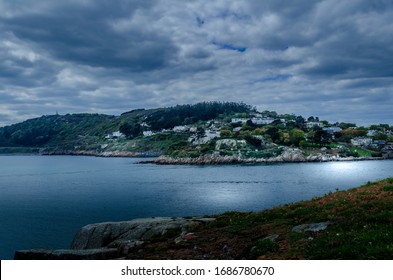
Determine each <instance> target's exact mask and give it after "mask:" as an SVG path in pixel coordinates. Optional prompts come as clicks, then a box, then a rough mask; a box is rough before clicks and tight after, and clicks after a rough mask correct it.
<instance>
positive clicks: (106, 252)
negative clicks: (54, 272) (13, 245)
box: [14, 248, 119, 260]
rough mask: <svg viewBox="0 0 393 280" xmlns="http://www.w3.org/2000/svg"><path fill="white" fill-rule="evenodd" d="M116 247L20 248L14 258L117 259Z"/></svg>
mask: <svg viewBox="0 0 393 280" xmlns="http://www.w3.org/2000/svg"><path fill="white" fill-rule="evenodd" d="M118 257H119V253H118V250H117V249H107V248H100V249H89V250H45V249H35V250H20V251H16V252H15V255H14V259H15V260H110V259H117V258H118Z"/></svg>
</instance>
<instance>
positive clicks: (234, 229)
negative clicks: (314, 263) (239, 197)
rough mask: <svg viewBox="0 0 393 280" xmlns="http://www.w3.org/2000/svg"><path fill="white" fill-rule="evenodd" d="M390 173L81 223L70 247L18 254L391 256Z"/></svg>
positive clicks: (71, 256)
mask: <svg viewBox="0 0 393 280" xmlns="http://www.w3.org/2000/svg"><path fill="white" fill-rule="evenodd" d="M392 217H393V178H388V179H385V180H382V181H379V182H375V183H368V184H366V185H364V186H361V187H358V188H354V189H350V190H347V191H337V192H335V193H330V194H327V195H325V196H323V197H319V198H314V199H312V200H309V201H303V202H298V203H293V204H288V205H284V206H280V207H275V208H272V209H269V210H265V211H262V212H248V213H242V212H226V213H223V214H221V215H215V216H211V217H197V218H149V219H137V220H132V221H125V222H109V223H99V224H92V225H87V226H85V227H83V228H82V229H81V230H80V231H79V232H78V233H77V234H76V236H75V238H74V240H73V242H72V247H71V249H68V250H54V251H53V250H52V251H51V250H25V251H17V252H16V254H15V259H119V258H123V259H124V258H126V259H391V258H392V256H393V226H392V225H393V219H392Z"/></svg>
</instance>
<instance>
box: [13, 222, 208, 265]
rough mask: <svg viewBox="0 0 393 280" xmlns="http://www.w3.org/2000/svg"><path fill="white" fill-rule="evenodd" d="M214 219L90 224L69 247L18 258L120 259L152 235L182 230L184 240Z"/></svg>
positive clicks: (30, 252) (17, 254)
mask: <svg viewBox="0 0 393 280" xmlns="http://www.w3.org/2000/svg"><path fill="white" fill-rule="evenodd" d="M214 220H215V219H214V218H203V217H195V218H168V217H157V218H145V219H135V220H131V221H123V222H107V223H97V224H90V225H86V226H84V227H82V228H81V229H80V230H79V232H78V233H77V234H76V235H75V237H74V240H73V241H72V245H71V249H68V250H45V249H33V250H20V251H16V252H15V256H14V259H18V260H92V259H95V260H99V259H117V258H121V257H123V256H125V255H127V254H128V252H129V250H130V249H132V248H135V247H139V246H141V245H143V244H144V243H145V241H148V240H149V239H151V238H152V237H155V236H162V235H164V234H166V233H167V232H168V231H170V230H175V231H176V230H178V231H179V234H180V232H181V237H182V238H184V239H188V238H190V236H191V234H190V233H187V230H188V228H189V227H191V226H196V225H199V224H203V223H208V222H212V221H214Z"/></svg>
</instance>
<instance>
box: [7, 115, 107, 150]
mask: <svg viewBox="0 0 393 280" xmlns="http://www.w3.org/2000/svg"><path fill="white" fill-rule="evenodd" d="M110 118H111V116H106V115H99V114H73V115H65V116H60V115H50V116H42V117H39V118H34V119H30V120H27V121H24V122H21V123H17V124H14V125H10V126H5V127H2V128H0V146H30V147H38V146H41V145H44V144H46V143H48V142H49V141H51V140H52V139H58V140H65V139H67V138H70V140H76V139H77V138H78V136H79V135H87V134H88V133H89V132H92V130H95V129H96V127H97V125H99V124H101V123H102V122H103V121H107V120H108V119H110Z"/></svg>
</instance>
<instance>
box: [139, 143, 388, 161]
mask: <svg viewBox="0 0 393 280" xmlns="http://www.w3.org/2000/svg"><path fill="white" fill-rule="evenodd" d="M381 159H383V158H382V157H359V158H355V157H339V156H336V155H331V154H324V153H319V154H313V155H308V156H306V155H305V154H304V152H303V151H302V150H301V149H298V148H290V147H283V151H282V153H281V154H280V155H278V156H275V157H269V158H246V157H243V156H241V155H239V156H220V155H217V154H212V155H203V156H199V157H196V158H190V157H184V158H174V157H170V156H160V157H158V158H157V159H155V160H152V161H146V162H141V163H155V164H191V165H213V164H218V165H219V164H242V163H244V164H258V163H283V162H329V161H360V160H381Z"/></svg>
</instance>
